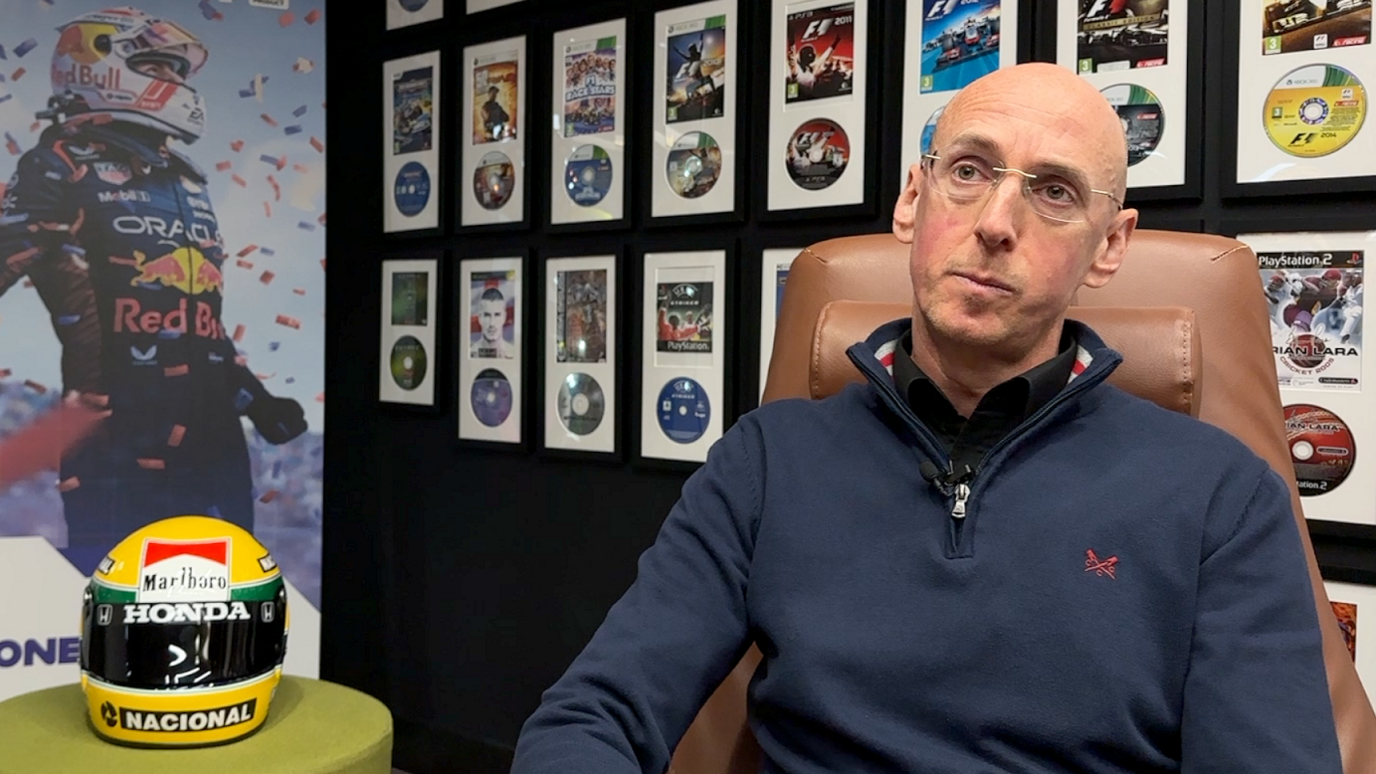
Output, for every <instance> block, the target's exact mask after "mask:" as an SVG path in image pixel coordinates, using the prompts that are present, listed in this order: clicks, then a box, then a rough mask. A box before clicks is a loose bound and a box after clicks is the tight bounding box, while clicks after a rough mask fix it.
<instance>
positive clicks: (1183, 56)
mask: <svg viewBox="0 0 1376 774" xmlns="http://www.w3.org/2000/svg"><path fill="white" fill-rule="evenodd" d="M1194 2H1199V0H1194ZM1191 5H1192V3H1191V0H1074V1H1073V2H1061V3H1060V4H1059V5H1058V6H1057V8H1058V13H1057V17H1056V61H1057V62H1058V63H1059V64H1061V65H1062V66H1064V67H1068V68H1070V69H1072V70H1074V71H1075V72H1077V73H1079V74H1080V76H1081V77H1083V78H1084V79H1085V80H1086V81H1088V82H1089V83H1090V84H1092V85H1093V86H1094V87H1095V88H1096V89H1098V90H1099V92H1100V93H1101V94H1103V95H1104V97H1105V98H1106V99H1107V100H1108V102H1109V104H1110V105H1112V106H1113V109H1114V110H1115V111H1117V113H1118V119H1119V121H1120V122H1121V123H1122V125H1123V131H1124V133H1125V134H1126V135H1127V143H1128V188H1129V189H1142V188H1160V187H1174V186H1183V185H1185V184H1186V169H1187V166H1186V162H1187V160H1188V155H1189V154H1188V152H1187V149H1188V148H1192V147H1196V145H1197V142H1191V139H1192V138H1191V137H1188V136H1187V135H1189V134H1192V133H1194V132H1196V131H1197V127H1198V126H1199V125H1200V123H1201V122H1200V121H1199V120H1198V119H1197V118H1196V119H1194V120H1191V119H1190V116H1191V115H1194V116H1197V115H1198V113H1197V112H1193V111H1192V110H1191V108H1190V105H1189V101H1188V90H1189V85H1190V83H1191V76H1192V67H1191V64H1192V63H1191V61H1190V57H1189V46H1188V43H1189V40H1190V19H1191V15H1192V14H1191V12H1190V11H1191V9H1190V6H1191ZM1196 67H1197V63H1196ZM1193 77H1195V78H1198V77H1199V76H1198V75H1197V74H1194V75H1193Z"/></svg>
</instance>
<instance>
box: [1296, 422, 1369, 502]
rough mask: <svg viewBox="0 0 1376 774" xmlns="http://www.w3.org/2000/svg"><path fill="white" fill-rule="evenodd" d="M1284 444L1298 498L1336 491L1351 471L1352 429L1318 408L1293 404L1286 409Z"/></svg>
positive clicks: (1354, 444)
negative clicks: (1286, 447) (1288, 455)
mask: <svg viewBox="0 0 1376 774" xmlns="http://www.w3.org/2000/svg"><path fill="white" fill-rule="evenodd" d="M1285 442H1286V444H1287V445H1289V447H1290V461H1291V462H1292V463H1294V465H1295V479H1296V480H1297V482H1298V484H1299V490H1300V495H1301V496H1305V497H1314V496H1316V495H1321V494H1327V493H1328V492H1331V491H1333V490H1334V489H1336V488H1338V485H1340V484H1342V482H1343V481H1345V480H1346V479H1347V475H1348V474H1349V473H1351V472H1352V463H1353V461H1354V460H1355V459H1356V457H1357V443H1356V441H1355V440H1354V439H1353V437H1352V428H1350V427H1348V425H1347V423H1346V422H1344V421H1343V420H1341V419H1339V418H1338V415H1337V414H1334V413H1333V412H1331V411H1329V410H1328V409H1326V408H1323V407H1321V406H1314V405H1311V404H1308V403H1296V404H1292V405H1289V406H1286V407H1285Z"/></svg>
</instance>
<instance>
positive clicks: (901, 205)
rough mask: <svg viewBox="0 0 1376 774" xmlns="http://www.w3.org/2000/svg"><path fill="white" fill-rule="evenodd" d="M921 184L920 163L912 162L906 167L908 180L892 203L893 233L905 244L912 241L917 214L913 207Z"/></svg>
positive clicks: (915, 205)
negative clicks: (895, 200) (896, 199)
mask: <svg viewBox="0 0 1376 774" xmlns="http://www.w3.org/2000/svg"><path fill="white" fill-rule="evenodd" d="M921 185H922V165H921V164H913V165H912V166H910V167H908V182H907V183H905V184H904V185H903V191H902V193H900V194H899V195H898V201H897V202H895V203H894V205H893V235H894V236H896V237H898V241H900V242H902V243H903V244H905V245H910V244H912V243H913V226H914V221H915V218H916V215H917V213H916V211H915V209H916V207H917V197H918V191H919V186H921Z"/></svg>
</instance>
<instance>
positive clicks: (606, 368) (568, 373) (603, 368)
mask: <svg viewBox="0 0 1376 774" xmlns="http://www.w3.org/2000/svg"><path fill="white" fill-rule="evenodd" d="M617 281H618V278H617V256H615V255H592V256H576V257H560V258H550V259H548V260H546V261H545V283H544V284H545V299H544V310H545V316H544V328H545V353H544V361H545V362H544V392H545V395H544V404H545V406H544V412H543V413H544V447H545V448H546V449H558V450H562V451H580V452H597V453H602V454H616V453H617V452H618V451H619V450H618V449H617V439H618V438H619V432H620V429H621V428H620V427H619V422H618V414H619V404H618V402H617V401H618V395H617V367H618V356H619V353H618V352H617V347H616V343H617V333H618V328H617V326H618V325H619V324H620V321H619V320H618V319H617V314H616V312H617V302H618V299H617Z"/></svg>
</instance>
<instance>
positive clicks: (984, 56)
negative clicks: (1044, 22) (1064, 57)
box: [898, 0, 1018, 185]
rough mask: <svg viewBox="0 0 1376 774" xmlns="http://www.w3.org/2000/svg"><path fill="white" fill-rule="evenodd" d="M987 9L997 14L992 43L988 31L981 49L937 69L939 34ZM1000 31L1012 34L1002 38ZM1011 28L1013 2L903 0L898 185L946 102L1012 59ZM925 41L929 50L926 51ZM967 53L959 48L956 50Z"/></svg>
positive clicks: (1014, 57)
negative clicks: (905, 5) (901, 128)
mask: <svg viewBox="0 0 1376 774" xmlns="http://www.w3.org/2000/svg"><path fill="white" fill-rule="evenodd" d="M948 6H949V7H948ZM991 7H992V8H993V9H997V12H998V22H997V24H998V29H999V32H998V35H999V38H998V42H997V44H996V45H989V39H988V35H989V34H993V33H992V32H990V33H986V34H985V36H984V37H982V38H981V40H982V41H984V45H983V46H982V47H981V49H979V50H981V51H983V53H973V54H972V55H971V56H969V57H967V58H966V60H965V61H964V62H960V63H959V64H960V65H961V66H960V67H955V66H950V65H947V66H942V67H939V68H938V66H937V65H938V64H939V60H940V58H941V54H942V53H945V51H946V49H945V48H944V47H943V43H944V42H945V40H944V39H945V33H947V32H953V31H954V29H955V28H956V27H957V26H961V25H964V24H966V23H967V21H968V20H969V19H972V18H973V19H976V20H978V19H979V18H982V17H981V12H982V13H983V14H984V15H985V16H987V15H988V14H989V9H990V8H991ZM929 16H930V17H932V19H931V20H930V21H928V17H929ZM976 24H978V21H977V22H976ZM1004 29H1008V30H1011V31H1012V34H1010V35H1009V36H1008V37H1004V36H1003V33H1002V30H1004ZM1017 30H1018V0H988V1H987V2H985V3H982V4H981V5H977V6H973V7H972V6H970V5H967V4H963V3H962V4H959V5H956V6H950V4H949V1H948V0H908V2H907V21H906V24H905V36H904V41H905V43H904V50H903V143H902V148H903V150H902V154H903V155H902V158H900V159H899V165H898V179H899V182H900V183H901V184H903V185H906V184H907V182H908V172H909V170H910V169H911V167H912V165H913V164H917V163H918V162H920V161H921V158H922V154H923V153H926V152H927V151H928V150H929V148H930V145H931V136H932V133H933V131H935V129H936V121H937V119H938V118H940V116H941V112H942V111H944V110H945V109H946V105H947V103H949V102H950V101H951V99H952V98H953V97H955V95H956V94H959V93H960V90H961V89H963V88H965V86H967V85H968V84H969V83H970V82H971V81H973V80H975V78H978V77H979V76H981V75H985V74H986V73H989V72H992V71H994V70H997V69H1000V68H1003V67H1012V66H1013V65H1015V64H1017V63H1018V35H1017ZM962 43H963V41H962ZM929 45H931V46H932V49H931V50H927V48H928V46H929ZM993 49H996V50H993ZM938 50H940V53H938ZM967 51H968V50H966V49H961V53H967ZM991 59H992V60H994V61H990V60H991ZM990 65H993V66H990Z"/></svg>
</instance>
